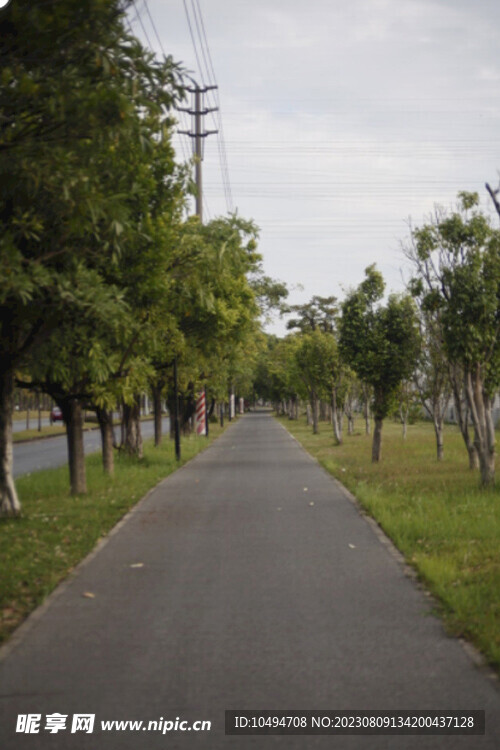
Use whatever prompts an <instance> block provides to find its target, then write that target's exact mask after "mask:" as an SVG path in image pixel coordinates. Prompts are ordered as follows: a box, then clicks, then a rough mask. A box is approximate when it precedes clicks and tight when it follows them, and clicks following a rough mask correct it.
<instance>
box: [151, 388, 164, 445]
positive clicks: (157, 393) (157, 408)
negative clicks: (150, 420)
mask: <svg viewBox="0 0 500 750" xmlns="http://www.w3.org/2000/svg"><path fill="white" fill-rule="evenodd" d="M152 391H153V408H154V415H155V446H158V445H161V438H162V422H161V387H159V386H157V385H155V386H153V388H152Z"/></svg>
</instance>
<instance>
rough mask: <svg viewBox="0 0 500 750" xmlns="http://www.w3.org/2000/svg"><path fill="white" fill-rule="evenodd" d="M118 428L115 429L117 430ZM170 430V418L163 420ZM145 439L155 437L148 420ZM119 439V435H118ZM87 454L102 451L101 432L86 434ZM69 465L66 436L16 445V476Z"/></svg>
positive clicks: (165, 428) (152, 426) (144, 424)
mask: <svg viewBox="0 0 500 750" xmlns="http://www.w3.org/2000/svg"><path fill="white" fill-rule="evenodd" d="M116 429H117V428H115V430H116ZM169 429H170V421H169V418H168V417H164V418H163V431H164V433H165V434H167V433H168V430H169ZM141 430H142V436H143V438H149V437H152V436H153V435H154V422H153V420H148V421H145V422H142V423H141ZM117 438H118V433H117ZM84 445H85V453H94V452H95V451H98V450H100V449H101V436H100V432H99V430H89V431H88V432H85V433H84ZM67 463H68V448H67V443H66V435H59V436H58V437H52V438H42V439H40V440H30V441H29V442H27V443H14V476H15V477H19V476H21V475H22V474H31V473H32V472H34V471H40V470H41V469H54V468H56V467H57V466H64V464H67Z"/></svg>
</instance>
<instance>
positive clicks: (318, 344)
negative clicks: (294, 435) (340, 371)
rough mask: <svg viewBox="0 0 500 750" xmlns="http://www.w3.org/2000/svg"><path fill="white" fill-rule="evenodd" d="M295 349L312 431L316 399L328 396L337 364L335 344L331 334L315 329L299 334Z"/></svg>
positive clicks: (314, 426) (317, 413)
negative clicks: (311, 421)
mask: <svg viewBox="0 0 500 750" xmlns="http://www.w3.org/2000/svg"><path fill="white" fill-rule="evenodd" d="M298 341H299V344H298V347H297V350H296V352H295V359H296V363H297V373H298V376H299V378H300V380H301V381H302V384H303V388H304V393H305V394H307V398H308V399H309V401H310V404H311V409H312V419H313V433H314V434H316V433H317V432H318V421H319V400H320V399H321V398H322V397H326V398H328V399H330V398H331V393H332V387H333V372H334V370H335V368H336V364H337V356H338V352H337V344H336V342H335V338H334V337H333V335H332V334H331V333H325V332H324V331H321V330H319V329H317V328H316V329H315V330H313V331H311V332H310V333H303V334H301V335H300V336H299V339H298Z"/></svg>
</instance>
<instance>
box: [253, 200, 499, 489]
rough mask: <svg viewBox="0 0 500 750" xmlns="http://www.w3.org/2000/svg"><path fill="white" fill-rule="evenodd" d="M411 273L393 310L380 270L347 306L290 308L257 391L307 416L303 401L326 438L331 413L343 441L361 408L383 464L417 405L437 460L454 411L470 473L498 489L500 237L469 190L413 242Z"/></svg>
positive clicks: (407, 250)
mask: <svg viewBox="0 0 500 750" xmlns="http://www.w3.org/2000/svg"><path fill="white" fill-rule="evenodd" d="M403 250H404V254H405V256H406V258H407V260H408V261H409V263H410V268H411V278H410V280H409V282H408V285H407V292H406V293H405V294H403V295H390V296H389V297H388V299H387V300H386V301H385V302H384V301H383V296H384V281H383V278H382V276H381V274H380V273H379V271H377V269H376V267H375V266H374V265H373V266H370V267H369V268H367V269H366V272H365V279H364V280H363V281H362V282H361V283H360V284H359V286H358V287H357V288H356V289H354V290H352V291H350V292H349V293H348V294H347V296H346V298H345V299H344V300H343V301H342V302H341V303H338V302H337V300H336V299H335V298H334V297H326V298H325V297H313V298H312V300H311V301H310V302H309V303H308V304H306V305H295V306H292V307H288V308H285V309H286V311H287V312H288V313H289V314H290V315H292V316H293V317H291V318H290V320H289V322H288V327H289V329H290V330H292V331H293V332H292V333H290V334H289V335H288V336H286V337H285V338H283V339H277V338H276V337H269V338H268V341H267V350H266V351H265V353H263V354H262V356H261V357H260V360H259V364H258V368H257V380H256V385H255V388H256V391H257V393H258V394H260V395H261V396H262V397H263V398H266V399H269V400H271V401H272V402H274V403H275V405H276V408H277V409H279V410H282V411H286V412H287V413H288V414H289V416H290V418H296V417H297V414H298V403H299V400H300V401H302V402H303V403H304V404H305V405H306V407H307V418H308V421H309V422H310V423H311V425H312V429H313V431H314V432H317V431H318V420H319V417H320V413H321V412H323V417H325V418H328V419H329V420H330V421H331V423H332V427H333V434H334V438H335V442H336V443H337V444H339V443H341V442H342V440H343V434H342V424H343V420H344V417H346V418H347V424H348V429H349V431H351V432H352V419H353V408H354V405H356V406H357V407H358V408H361V409H362V411H363V413H364V417H365V423H366V430H367V432H369V431H370V419H369V415H370V413H371V415H372V416H373V419H374V430H373V443H372V460H373V461H374V462H376V461H379V460H380V458H381V445H382V425H383V420H384V419H385V418H386V417H387V416H388V415H389V414H391V413H394V412H395V411H396V412H397V413H399V415H400V418H401V421H402V422H403V424H404V429H405V430H406V422H407V419H408V416H409V414H410V413H411V411H412V409H413V410H414V408H415V404H417V403H419V404H420V406H421V409H422V410H424V411H425V412H426V414H427V415H428V417H429V418H430V419H431V420H432V422H433V425H434V430H435V435H436V454H437V459H438V460H442V459H443V455H444V442H443V422H444V419H445V415H446V412H447V409H448V406H449V404H450V403H453V406H454V414H455V418H456V421H457V424H458V426H459V428H460V431H461V433H462V436H463V440H464V444H465V447H466V449H467V454H468V460H469V465H470V467H471V468H472V469H474V468H479V470H480V481H481V484H482V486H483V487H489V486H491V485H493V483H494V480H495V425H494V422H493V414H492V409H493V402H494V398H495V395H496V394H497V393H498V389H499V387H500V341H499V332H500V231H499V230H498V229H495V228H493V227H492V225H491V222H490V219H489V217H488V216H487V215H485V214H484V213H483V212H482V211H481V210H480V208H479V196H478V194H477V193H467V192H462V193H459V195H458V200H457V205H456V208H455V209H454V210H445V209H442V208H436V209H435V212H434V214H433V215H432V216H431V217H429V219H428V220H427V221H426V222H425V223H424V224H423V225H422V226H420V227H415V228H411V231H410V237H409V239H408V240H407V241H405V242H404V243H403Z"/></svg>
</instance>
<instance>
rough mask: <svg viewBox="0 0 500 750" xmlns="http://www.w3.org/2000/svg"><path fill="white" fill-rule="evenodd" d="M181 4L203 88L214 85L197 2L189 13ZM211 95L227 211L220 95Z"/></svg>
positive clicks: (229, 194) (230, 208) (228, 190)
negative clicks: (215, 112)
mask: <svg viewBox="0 0 500 750" xmlns="http://www.w3.org/2000/svg"><path fill="white" fill-rule="evenodd" d="M183 4H184V12H185V15H186V20H187V24H188V28H189V34H190V37H191V42H192V44H193V49H194V53H195V57H196V62H197V65H198V71H199V74H200V78H201V81H202V84H203V86H204V87H205V88H208V83H207V81H212V82H213V85H214V86H216V76H215V70H214V67H213V62H212V58H211V55H210V49H209V45H208V39H207V35H206V31H205V24H204V21H203V14H202V11H201V7H200V5H199V2H198V0H196V4H195V1H194V0H191V13H190V12H189V8H188V4H187V2H186V0H183ZM191 16H192V18H193V21H192V20H191ZM195 30H196V34H195ZM197 39H198V41H197ZM214 90H215V91H217V89H214ZM209 96H210V94H209ZM212 96H213V99H214V104H215V106H214V107H213V110H214V111H217V113H218V116H217V119H216V118H215V116H214V114H213V113H211V116H212V119H213V122H214V125H215V128H216V130H217V131H218V138H217V147H218V152H219V164H220V171H221V179H222V186H223V190H224V195H225V199H226V207H227V209H228V211H230V212H231V211H233V202H232V192H231V185H230V181H229V170H228V165H227V155H226V149H225V143H224V135H223V126H222V117H221V112H220V97H219V96H218V94H217V95H215V94H214V95H212Z"/></svg>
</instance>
